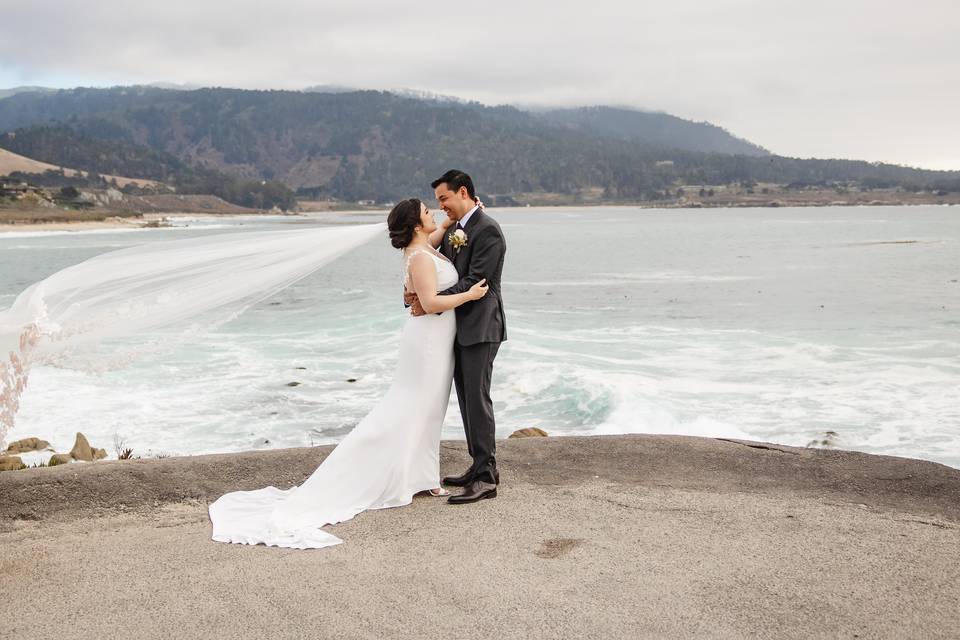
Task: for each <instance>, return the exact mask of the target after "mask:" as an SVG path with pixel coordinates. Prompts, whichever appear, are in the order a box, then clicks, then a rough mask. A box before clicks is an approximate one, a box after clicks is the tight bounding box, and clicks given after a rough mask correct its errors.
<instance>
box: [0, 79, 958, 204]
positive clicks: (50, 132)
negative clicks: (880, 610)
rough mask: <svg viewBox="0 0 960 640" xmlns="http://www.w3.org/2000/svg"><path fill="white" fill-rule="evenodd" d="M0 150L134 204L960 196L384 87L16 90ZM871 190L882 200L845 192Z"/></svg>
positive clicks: (901, 171) (722, 141)
mask: <svg viewBox="0 0 960 640" xmlns="http://www.w3.org/2000/svg"><path fill="white" fill-rule="evenodd" d="M452 140H455V141H456V143H455V144H451V141H452ZM0 148H3V149H6V150H8V151H11V152H14V153H17V154H21V155H23V156H27V157H29V158H33V159H35V160H39V161H42V162H46V163H49V164H52V165H56V166H69V167H74V168H76V169H80V170H83V171H86V172H90V173H91V174H92V175H91V176H89V180H90V181H94V180H96V177H97V175H98V174H112V175H123V176H130V177H132V178H142V179H149V180H153V181H157V182H159V183H162V185H164V186H161V187H157V186H148V187H143V186H138V185H128V186H127V187H125V188H124V190H125V192H127V193H131V194H143V193H146V192H152V193H155V192H157V191H166V192H168V193H173V192H176V193H178V194H213V195H216V196H218V197H220V198H222V199H223V200H226V201H227V202H230V203H234V204H236V205H240V206H243V207H249V208H254V209H270V208H273V207H276V208H278V209H282V210H287V209H293V208H295V207H296V206H297V200H298V198H299V199H301V200H323V201H334V202H352V203H356V202H359V201H362V202H373V203H386V202H392V201H395V200H396V199H398V198H401V197H406V196H410V195H420V196H429V195H430V194H429V186H428V185H429V182H430V179H431V178H432V177H435V176H436V175H439V174H440V173H442V172H443V170H445V169H447V168H449V167H450V166H458V167H461V166H462V167H463V168H465V169H469V170H470V172H471V173H472V174H474V176H475V177H476V178H477V180H478V183H479V184H481V185H483V193H482V194H481V195H483V196H486V201H487V202H489V203H490V204H493V205H498V206H510V205H518V204H520V205H522V204H541V203H556V204H560V203H564V204H575V203H640V204H642V203H648V204H658V205H670V204H675V205H678V206H689V205H691V203H693V204H692V206H715V205H717V203H724V206H727V205H729V204H730V200H731V197H732V196H734V195H736V196H737V197H738V198H740V200H741V201H744V202H748V203H750V204H752V205H754V206H767V205H769V204H771V203H775V202H778V201H781V202H782V203H783V204H786V203H787V202H788V201H792V202H794V203H797V204H804V203H807V202H806V201H807V200H809V199H810V198H807V197H806V196H804V195H803V194H807V195H809V194H810V193H811V192H816V193H817V194H818V195H817V197H816V198H813V199H812V200H813V201H812V202H810V203H811V204H829V203H832V202H834V201H840V202H846V201H848V200H851V199H852V200H855V201H856V202H857V203H868V202H871V201H876V202H881V203H887V202H891V201H901V202H904V201H905V202H913V201H916V200H922V201H930V202H937V201H944V202H952V201H955V200H957V199H958V198H960V172H947V171H928V170H921V169H915V168H910V167H902V166H897V165H891V164H882V163H872V162H864V161H851V160H837V159H798V158H788V157H783V156H778V155H775V154H772V153H770V152H769V151H767V150H766V149H764V148H762V147H760V146H758V145H756V144H753V143H751V142H748V141H746V140H742V139H740V138H738V137H736V136H734V135H732V134H730V133H729V132H726V131H725V130H723V129H721V128H719V127H716V126H714V125H711V124H708V123H696V122H690V121H687V120H683V119H680V118H676V117H674V116H670V115H668V114H663V113H650V112H643V111H633V110H628V109H616V108H611V107H590V108H582V109H563V110H542V111H525V110H522V109H518V108H515V107H510V106H497V107H488V106H484V105H480V104H478V103H465V102H459V101H454V100H448V99H424V98H417V97H408V96H404V95H396V94H392V93H388V92H379V91H352V92H351V91H348V92H337V93H323V92H301V91H248V90H239V89H221V88H211V89H198V90H192V91H182V90H169V89H160V88H153V87H115V88H110V89H73V90H63V91H55V92H42V91H30V92H23V93H17V94H15V95H12V96H9V97H6V98H2V99H0ZM55 178H56V176H53V177H51V176H47V177H46V178H44V180H47V181H51V180H54V182H55ZM34 183H36V181H34ZM49 186H56V187H63V186H80V185H78V184H75V183H68V182H67V181H66V180H63V181H61V182H59V183H56V182H55V184H50V185H49ZM764 189H766V190H767V191H766V192H764V191H763V190H764ZM865 193H866V194H870V193H876V194H877V195H876V196H874V197H871V196H870V195H867V196H856V197H854V196H851V194H865ZM776 194H779V195H780V197H773V196H775V195H776ZM798 194H799V196H798ZM831 194H834V197H830V196H831ZM890 194H906V195H902V196H897V197H896V198H891V197H890ZM910 194H914V195H913V196H911V195H910ZM915 194H923V197H922V198H919V197H917V196H916V195H915ZM788 195H793V196H798V197H793V198H790V197H786V196H788ZM764 196H771V197H764ZM938 199H940V200H938ZM734 204H736V202H734Z"/></svg>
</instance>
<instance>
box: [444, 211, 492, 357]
mask: <svg viewBox="0 0 960 640" xmlns="http://www.w3.org/2000/svg"><path fill="white" fill-rule="evenodd" d="M456 229H457V228H456V225H454V226H452V227H450V228H449V229H447V232H446V233H445V234H444V236H443V241H442V242H441V243H440V252H441V253H442V254H443V255H445V256H447V257H448V258H449V259H450V260H451V261H452V262H453V265H454V266H455V267H456V268H457V273H458V274H459V275H460V281H459V282H457V284H455V285H454V286H452V287H450V288H449V289H447V290H445V291H441V292H440V293H441V294H444V295H446V294H452V293H463V292H464V291H466V290H468V289H469V288H470V287H472V286H473V285H475V284H476V283H477V282H479V281H480V280H482V279H483V278H486V279H487V284H488V285H489V286H490V290H489V291H488V292H487V295H485V296H484V297H483V298H481V299H480V300H474V301H472V302H467V303H466V304H462V305H460V306H459V307H457V310H456V313H457V342H458V343H459V344H460V345H461V346H464V347H469V346H470V345H474V344H479V343H481V342H503V341H504V340H506V339H507V318H506V315H505V314H504V312H503V297H502V296H501V294H500V275H501V273H502V272H503V258H504V256H505V255H506V253H507V243H506V241H505V240H504V238H503V232H502V231H501V230H500V225H499V224H497V221H496V220H494V219H493V218H491V217H490V216H488V215H487V214H486V213H484V212H483V209H477V210H476V211H474V212H473V215H471V216H470V219H469V220H467V226H466V228H465V229H464V233H465V234H466V235H467V244H466V245H464V246H463V247H461V248H460V250H459V251H457V250H456V249H454V248H453V246H452V245H451V244H450V236H451V234H453V233H454V232H455V231H456Z"/></svg>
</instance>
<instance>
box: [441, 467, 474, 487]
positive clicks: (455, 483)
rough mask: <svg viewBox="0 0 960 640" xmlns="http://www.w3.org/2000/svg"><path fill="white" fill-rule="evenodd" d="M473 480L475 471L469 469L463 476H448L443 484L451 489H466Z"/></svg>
mask: <svg viewBox="0 0 960 640" xmlns="http://www.w3.org/2000/svg"><path fill="white" fill-rule="evenodd" d="M472 480H473V469H467V472H466V473H464V474H463V475H462V476H447V477H445V478H444V479H443V484H448V485H450V486H451V487H465V486H467V485H468V484H470V482H471V481H472Z"/></svg>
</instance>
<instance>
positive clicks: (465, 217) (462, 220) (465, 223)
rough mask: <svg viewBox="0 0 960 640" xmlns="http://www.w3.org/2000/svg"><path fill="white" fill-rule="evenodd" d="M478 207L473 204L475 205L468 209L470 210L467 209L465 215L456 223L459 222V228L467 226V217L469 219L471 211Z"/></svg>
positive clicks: (478, 206)
mask: <svg viewBox="0 0 960 640" xmlns="http://www.w3.org/2000/svg"><path fill="white" fill-rule="evenodd" d="M479 208H480V205H475V206H474V207H473V209H470V211H467V213H466V215H464V216H463V217H462V218H460V221H459V222H458V223H457V224H459V225H460V227H461V228H463V229H466V228H467V220H469V219H470V216H472V215H473V212H474V211H476V210H477V209H479Z"/></svg>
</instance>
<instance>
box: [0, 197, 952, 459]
mask: <svg viewBox="0 0 960 640" xmlns="http://www.w3.org/2000/svg"><path fill="white" fill-rule="evenodd" d="M489 213H490V214H491V215H493V216H494V217H496V218H497V219H498V220H499V222H500V223H501V225H502V227H503V229H504V232H505V234H506V237H507V242H508V253H507V262H506V267H505V271H504V298H505V303H506V309H507V319H508V330H509V340H508V341H507V342H506V343H504V345H503V348H502V349H501V351H500V355H499V357H498V359H497V362H496V366H495V369H494V388H493V397H494V401H495V410H496V415H497V420H498V435H499V436H500V437H505V436H507V435H509V434H510V433H511V432H512V431H513V430H515V429H519V428H523V427H541V428H543V429H545V430H546V431H548V432H549V433H550V434H551V435H569V434H578V435H579V434H613V433H669V434H689V435H700V436H712V437H734V438H748V439H755V440H763V441H768V442H776V443H782V444H788V445H798V446H804V445H807V444H808V443H810V442H811V441H814V440H819V439H822V438H823V434H824V433H825V432H827V431H834V432H836V433H837V436H836V444H837V446H838V447H840V448H845V449H854V450H859V451H866V452H871V453H883V454H890V455H900V456H911V457H917V458H924V459H928V460H934V461H937V462H941V463H944V464H947V465H951V466H954V467H960V208H956V207H953V208H951V207H935V206H929V207H859V208H800V209H788V208H781V209H710V210H676V209H675V210H651V209H636V208H630V207H622V208H615V207H604V208H573V207H570V208H527V209H503V210H497V209H491V210H490V211H489ZM382 219H383V215H380V214H318V215H312V216H310V217H306V218H300V217H295V218H293V217H285V216H278V217H260V218H251V217H243V216H241V217H228V218H217V219H216V220H209V219H201V218H197V219H184V220H180V221H179V222H178V225H180V226H179V227H178V228H174V229H148V230H132V231H131V230H123V231H97V232H64V233H56V232H14V233H6V234H0V307H6V306H8V305H9V304H10V303H11V302H12V300H13V298H14V297H15V295H16V294H17V293H18V292H19V291H21V290H22V289H24V288H25V287H26V286H28V285H29V284H31V283H32V282H35V281H37V280H39V279H42V278H43V277H45V276H47V275H49V274H51V273H53V272H55V271H57V270H58V269H61V268H63V267H66V266H69V265H71V264H74V263H76V262H79V261H81V260H83V259H86V258H88V257H90V256H93V255H96V254H98V253H102V252H106V251H110V250H113V249H118V248H122V247H127V246H131V245H135V244H142V243H148V242H154V241H158V240H164V239H171V238H183V237H188V236H192V235H201V234H214V233H222V232H224V231H230V232H243V231H245V230H248V229H264V228H280V227H287V226H289V225H322V224H345V223H347V224H353V223H366V222H375V221H377V222H378V221H381V220H382ZM400 269H401V260H400V257H399V254H398V253H397V252H396V251H395V250H394V249H392V248H391V247H390V246H389V243H388V241H387V239H386V238H384V239H383V241H382V242H377V241H374V242H371V243H369V244H367V245H365V246H363V247H361V248H359V249H357V250H356V251H354V252H352V253H350V254H348V255H346V256H344V257H342V258H340V259H338V260H337V261H336V262H334V263H332V264H330V265H328V266H326V267H324V268H322V269H320V270H319V271H317V272H315V273H314V274H312V275H311V276H309V277H308V278H306V279H304V280H301V281H300V282H298V283H296V284H295V285H294V286H292V287H290V288H289V289H286V290H284V291H282V292H281V293H279V294H278V295H276V296H274V297H273V298H271V299H269V300H266V301H264V302H263V303H261V304H259V305H257V306H256V307H254V308H253V309H251V310H249V311H248V312H247V313H246V314H244V315H243V316H241V317H239V318H237V319H236V320H234V321H232V322H231V323H229V324H227V325H223V326H221V327H219V328H218V329H216V330H213V331H210V332H208V333H207V334H206V335H203V336H200V337H198V338H196V339H194V340H192V341H191V342H189V343H186V344H181V345H179V346H178V347H176V348H172V349H170V350H169V351H167V352H162V353H151V354H149V355H147V356H145V357H144V358H142V359H141V360H139V361H136V362H134V363H133V364H132V365H130V366H129V367H127V368H126V369H123V370H117V371H109V372H106V373H102V374H97V375H95V374H88V373H83V372H78V371H70V370H63V369H55V368H51V367H41V368H37V369H35V370H34V371H33V373H32V375H31V379H30V383H29V387H28V390H27V392H26V393H25V395H24V397H23V399H22V408H21V411H20V414H19V416H18V423H17V426H16V428H15V429H14V430H13V431H12V432H11V433H10V434H9V436H8V440H12V439H16V438H21V437H27V436H39V437H42V438H45V439H47V440H50V441H51V442H52V443H53V444H54V445H55V446H56V447H57V449H58V450H67V449H69V447H70V446H71V445H72V443H73V437H74V434H75V433H76V432H77V431H82V432H83V433H85V434H86V435H87V436H88V438H89V439H90V440H91V442H92V443H93V444H94V446H100V447H104V448H106V449H107V450H108V451H110V452H111V455H112V454H113V442H114V439H115V438H119V439H122V440H123V441H124V442H125V443H126V445H127V446H129V447H132V448H133V449H134V453H135V455H137V454H140V455H155V454H159V453H168V454H192V453H209V452H226V451H239V450H248V449H257V448H276V447H291V446H308V445H312V444H327V443H335V442H337V441H338V440H339V439H340V438H342V437H343V435H344V434H346V433H347V432H349V430H350V429H351V428H352V426H353V425H355V424H356V423H357V421H359V420H360V419H361V418H362V417H363V416H364V415H365V414H366V412H367V411H368V410H369V409H370V407H371V406H372V405H373V404H374V403H375V402H376V401H377V399H378V398H379V397H380V396H381V395H382V394H383V393H384V391H385V389H386V388H387V386H388V385H389V384H390V381H391V377H392V372H393V368H394V366H395V364H396V358H397V344H398V338H399V331H400V328H401V326H402V323H403V322H404V320H405V317H406V316H405V311H404V309H403V306H402V304H401V301H400V285H399V282H400V273H401V271H400ZM292 382H296V383H299V384H298V385H297V386H288V383H292ZM443 436H444V437H445V438H462V437H463V432H462V427H461V423H460V417H459V411H458V410H457V407H456V399H455V396H452V397H451V404H450V408H449V411H448V414H447V420H446V422H445V424H444V425H443Z"/></svg>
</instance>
